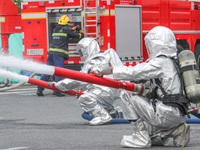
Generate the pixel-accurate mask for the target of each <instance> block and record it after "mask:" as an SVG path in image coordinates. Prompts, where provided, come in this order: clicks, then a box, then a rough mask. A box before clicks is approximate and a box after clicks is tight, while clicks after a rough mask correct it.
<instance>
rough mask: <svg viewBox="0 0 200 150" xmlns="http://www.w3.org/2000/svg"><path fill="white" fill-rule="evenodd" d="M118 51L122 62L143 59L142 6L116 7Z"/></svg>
mask: <svg viewBox="0 0 200 150" xmlns="http://www.w3.org/2000/svg"><path fill="white" fill-rule="evenodd" d="M115 25H116V51H117V53H118V55H119V57H120V58H121V59H122V60H135V59H142V58H143V57H142V23H141V6H139V5H115Z"/></svg>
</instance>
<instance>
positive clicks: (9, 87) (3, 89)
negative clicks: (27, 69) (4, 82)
mask: <svg viewBox="0 0 200 150" xmlns="http://www.w3.org/2000/svg"><path fill="white" fill-rule="evenodd" d="M35 75H36V73H32V74H31V75H30V76H29V77H34V76H35ZM24 84H26V82H21V83H17V84H11V85H10V86H4V87H2V88H0V92H3V91H7V90H11V89H15V88H18V87H20V86H22V85H24Z"/></svg>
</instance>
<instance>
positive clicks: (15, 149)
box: [1, 147, 29, 150]
mask: <svg viewBox="0 0 200 150" xmlns="http://www.w3.org/2000/svg"><path fill="white" fill-rule="evenodd" d="M28 148H29V147H13V148H7V149H1V150H20V149H28Z"/></svg>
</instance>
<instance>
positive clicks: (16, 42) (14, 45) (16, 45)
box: [0, 33, 40, 83]
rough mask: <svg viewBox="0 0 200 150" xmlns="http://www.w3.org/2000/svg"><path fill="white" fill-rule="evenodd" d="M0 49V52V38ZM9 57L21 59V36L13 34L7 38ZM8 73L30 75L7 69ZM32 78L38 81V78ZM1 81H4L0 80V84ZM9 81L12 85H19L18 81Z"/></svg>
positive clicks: (0, 46)
mask: <svg viewBox="0 0 200 150" xmlns="http://www.w3.org/2000/svg"><path fill="white" fill-rule="evenodd" d="M0 48H1V51H2V45H1V38H0ZM1 51H0V54H1ZM9 55H10V56H15V57H18V58H22V57H23V45H22V34H21V33H15V34H11V35H10V37H9ZM9 71H11V72H16V73H18V74H23V75H30V74H31V72H27V71H21V70H19V69H14V68H9ZM24 72H25V73H24ZM34 78H37V79H39V78H40V77H38V76H35V77H34ZM3 81H4V79H3V78H0V82H3ZM9 81H11V82H12V83H19V81H16V80H13V79H9Z"/></svg>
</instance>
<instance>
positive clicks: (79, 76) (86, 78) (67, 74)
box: [0, 56, 144, 95]
mask: <svg viewBox="0 0 200 150" xmlns="http://www.w3.org/2000/svg"><path fill="white" fill-rule="evenodd" d="M0 65H1V66H4V67H12V68H17V69H23V70H27V71H32V72H34V73H40V74H47V75H53V76H59V77H63V78H69V79H73V80H79V81H83V82H88V83H92V84H98V85H103V86H107V87H111V88H116V89H119V88H121V89H125V90H127V91H131V92H137V93H138V94H139V95H141V94H142V93H143V91H144V85H143V84H135V83H129V82H122V81H115V80H113V79H110V78H102V77H98V76H95V75H91V74H85V73H82V72H79V71H74V70H70V69H65V68H60V67H54V66H49V65H46V64H41V63H37V62H31V61H28V60H24V59H20V58H16V57H13V56H12V57H11V56H0Z"/></svg>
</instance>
